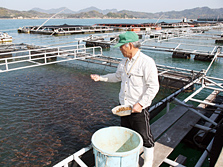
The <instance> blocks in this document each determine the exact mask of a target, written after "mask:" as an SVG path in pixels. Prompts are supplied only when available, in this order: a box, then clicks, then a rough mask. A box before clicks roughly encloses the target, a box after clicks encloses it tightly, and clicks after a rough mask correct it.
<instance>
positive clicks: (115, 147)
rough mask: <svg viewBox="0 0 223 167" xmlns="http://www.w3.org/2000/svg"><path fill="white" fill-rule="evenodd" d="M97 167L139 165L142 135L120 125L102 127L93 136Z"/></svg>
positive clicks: (131, 166)
mask: <svg viewBox="0 0 223 167" xmlns="http://www.w3.org/2000/svg"><path fill="white" fill-rule="evenodd" d="M91 142H92V146H93V152H94V157H95V166H96V167H137V166H138V161H139V152H140V148H141V147H142V145H143V140H142V137H141V136H140V135H139V134H138V133H137V132H135V131H133V130H131V129H128V128H124V127H118V126H112V127H107V128H102V129H100V130H98V131H96V132H95V133H94V134H93V136H92V138H91Z"/></svg>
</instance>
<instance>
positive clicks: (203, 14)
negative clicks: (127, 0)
mask: <svg viewBox="0 0 223 167" xmlns="http://www.w3.org/2000/svg"><path fill="white" fill-rule="evenodd" d="M63 9H64V10H63ZM62 10H63V12H61V13H59V14H57V15H56V16H55V17H54V18H58V19H70V18H101V19H110V18H111V19H158V18H161V19H182V18H189V19H198V18H202V19H203V20H205V19H213V18H214V19H215V20H217V19H218V18H223V8H219V9H210V8H209V7H197V8H193V9H185V10H182V11H168V12H157V13H147V12H135V11H128V10H121V11H118V10H116V9H106V10H101V9H98V8H96V7H89V8H86V9H82V10H79V11H76V12H75V11H72V10H70V9H68V8H66V9H65V7H62V8H58V9H49V10H44V9H40V8H33V9H31V10H29V11H18V10H10V9H6V8H3V7H0V19H41V18H49V17H51V16H53V14H56V13H58V12H60V11H62Z"/></svg>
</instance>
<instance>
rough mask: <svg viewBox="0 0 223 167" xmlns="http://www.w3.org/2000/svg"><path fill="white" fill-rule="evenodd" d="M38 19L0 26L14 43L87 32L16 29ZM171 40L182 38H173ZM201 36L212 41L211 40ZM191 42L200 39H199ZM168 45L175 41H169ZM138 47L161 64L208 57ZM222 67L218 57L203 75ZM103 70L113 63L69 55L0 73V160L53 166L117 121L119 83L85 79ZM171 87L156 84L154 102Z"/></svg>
mask: <svg viewBox="0 0 223 167" xmlns="http://www.w3.org/2000/svg"><path fill="white" fill-rule="evenodd" d="M160 21H166V22H178V21H179V20H160ZM43 22H45V20H44V19H27V20H7V19H6V20H0V25H1V26H0V31H1V32H7V33H8V34H9V35H11V36H12V37H13V43H25V44H32V45H37V46H60V45H68V44H69V45H72V44H75V41H77V39H78V38H81V37H85V36H87V35H69V36H59V37H56V36H49V35H40V34H19V33H17V29H18V28H19V27H23V26H36V25H41V24H42V23H43ZM149 22H150V23H154V22H156V20H146V19H141V20H138V19H127V20H124V19H120V20H118V19H117V20H112V19H51V20H50V21H48V22H47V23H46V25H62V24H70V25H94V24H98V23H149ZM188 40H189V39H188ZM175 42H176V43H177V42H182V43H183V42H185V41H181V40H180V39H176V41H175ZM205 42H206V43H207V44H211V45H213V43H214V41H213V40H210V41H205ZM195 43H197V44H204V42H203V41H195ZM158 45H159V44H158ZM170 45H171V46H173V47H174V44H170ZM143 52H144V53H145V54H147V55H149V56H151V57H152V58H153V59H154V60H155V61H156V63H157V64H161V65H168V66H173V67H180V68H186V69H193V70H198V71H200V70H201V69H206V68H207V67H208V65H209V62H201V61H194V60H193V59H189V60H185V59H173V58H172V57H171V53H159V52H152V51H143ZM103 54H104V55H106V56H114V57H120V58H121V57H122V55H121V53H120V51H119V49H117V48H113V47H111V48H110V49H108V50H103ZM222 69H223V68H222V61H221V60H218V61H217V62H215V63H214V64H213V65H212V68H211V69H210V71H209V72H208V75H210V76H214V77H222V76H221V75H222V72H223V70H222ZM108 72H115V68H109V67H104V66H98V65H95V64H89V63H83V62H77V61H71V62H64V63H58V64H52V65H47V66H41V67H35V68H28V69H24V70H17V71H12V72H6V73H1V74H0V166H52V165H54V164H56V163H58V162H59V161H61V160H63V159H64V158H66V157H68V156H69V155H71V154H73V153H74V152H76V151H78V150H79V149H81V148H82V147H86V146H88V145H89V144H90V139H91V136H92V134H93V133H94V132H95V131H96V130H98V129H100V128H103V127H107V126H113V125H120V118H119V117H118V116H115V115H113V114H112V112H111V109H112V108H113V107H115V106H116V105H118V93H119V89H120V84H119V83H115V84H114V83H104V82H94V81H92V80H91V79H90V74H92V73H97V74H105V73H108ZM170 92H171V91H169V90H166V89H162V88H161V91H159V93H158V95H157V96H156V98H155V99H154V103H155V102H157V101H158V100H160V99H162V98H164V97H166V96H167V95H169V94H170ZM201 96H204V95H203V94H201Z"/></svg>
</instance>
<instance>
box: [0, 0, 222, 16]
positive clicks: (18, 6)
mask: <svg viewBox="0 0 223 167" xmlns="http://www.w3.org/2000/svg"><path fill="white" fill-rule="evenodd" d="M91 6H94V7H96V8H99V9H101V10H105V9H117V10H118V11H120V10H130V11H138V12H140V11H141V12H148V13H156V12H167V11H173V10H175V11H181V10H185V9H192V8H196V7H204V6H207V7H209V8H211V9H218V8H223V0H37V1H34V0H0V7H4V8H7V9H12V10H19V11H28V10H31V9H32V8H35V7H37V8H41V9H46V10H47V9H53V8H54V9H57V8H60V7H67V8H68V9H70V10H73V11H79V10H81V9H85V8H88V7H91Z"/></svg>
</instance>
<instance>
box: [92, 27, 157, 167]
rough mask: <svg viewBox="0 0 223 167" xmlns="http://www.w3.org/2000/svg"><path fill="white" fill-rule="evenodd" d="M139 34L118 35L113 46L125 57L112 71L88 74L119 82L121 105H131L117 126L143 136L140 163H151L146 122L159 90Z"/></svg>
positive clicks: (151, 148)
mask: <svg viewBox="0 0 223 167" xmlns="http://www.w3.org/2000/svg"><path fill="white" fill-rule="evenodd" d="M138 40H139V37H138V35H137V34H136V33H135V32H132V31H127V32H126V33H124V34H121V35H119V42H118V43H117V44H116V45H115V47H120V51H121V52H122V54H123V56H124V57H125V58H124V59H123V60H122V61H121V62H120V64H119V65H118V68H117V71H116V73H111V74H107V75H102V76H99V75H97V74H91V78H92V79H93V80H94V81H104V82H120V81H121V90H120V93H119V101H120V104H121V105H131V106H132V114H131V115H128V116H123V117H121V126H123V127H126V128H130V129H132V130H135V131H136V132H138V133H139V134H140V135H141V136H142V138H143V148H144V157H145V158H144V165H143V167H152V161H153V152H154V139H153V136H152V134H151V130H150V125H149V112H148V109H149V106H150V105H151V103H152V100H153V99H154V97H155V96H156V94H157V92H158V90H159V82H158V74H157V68H156V65H155V62H154V60H153V59H152V58H150V57H149V56H147V55H145V54H143V53H142V52H141V51H140V50H139V47H140V42H139V41H138Z"/></svg>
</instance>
